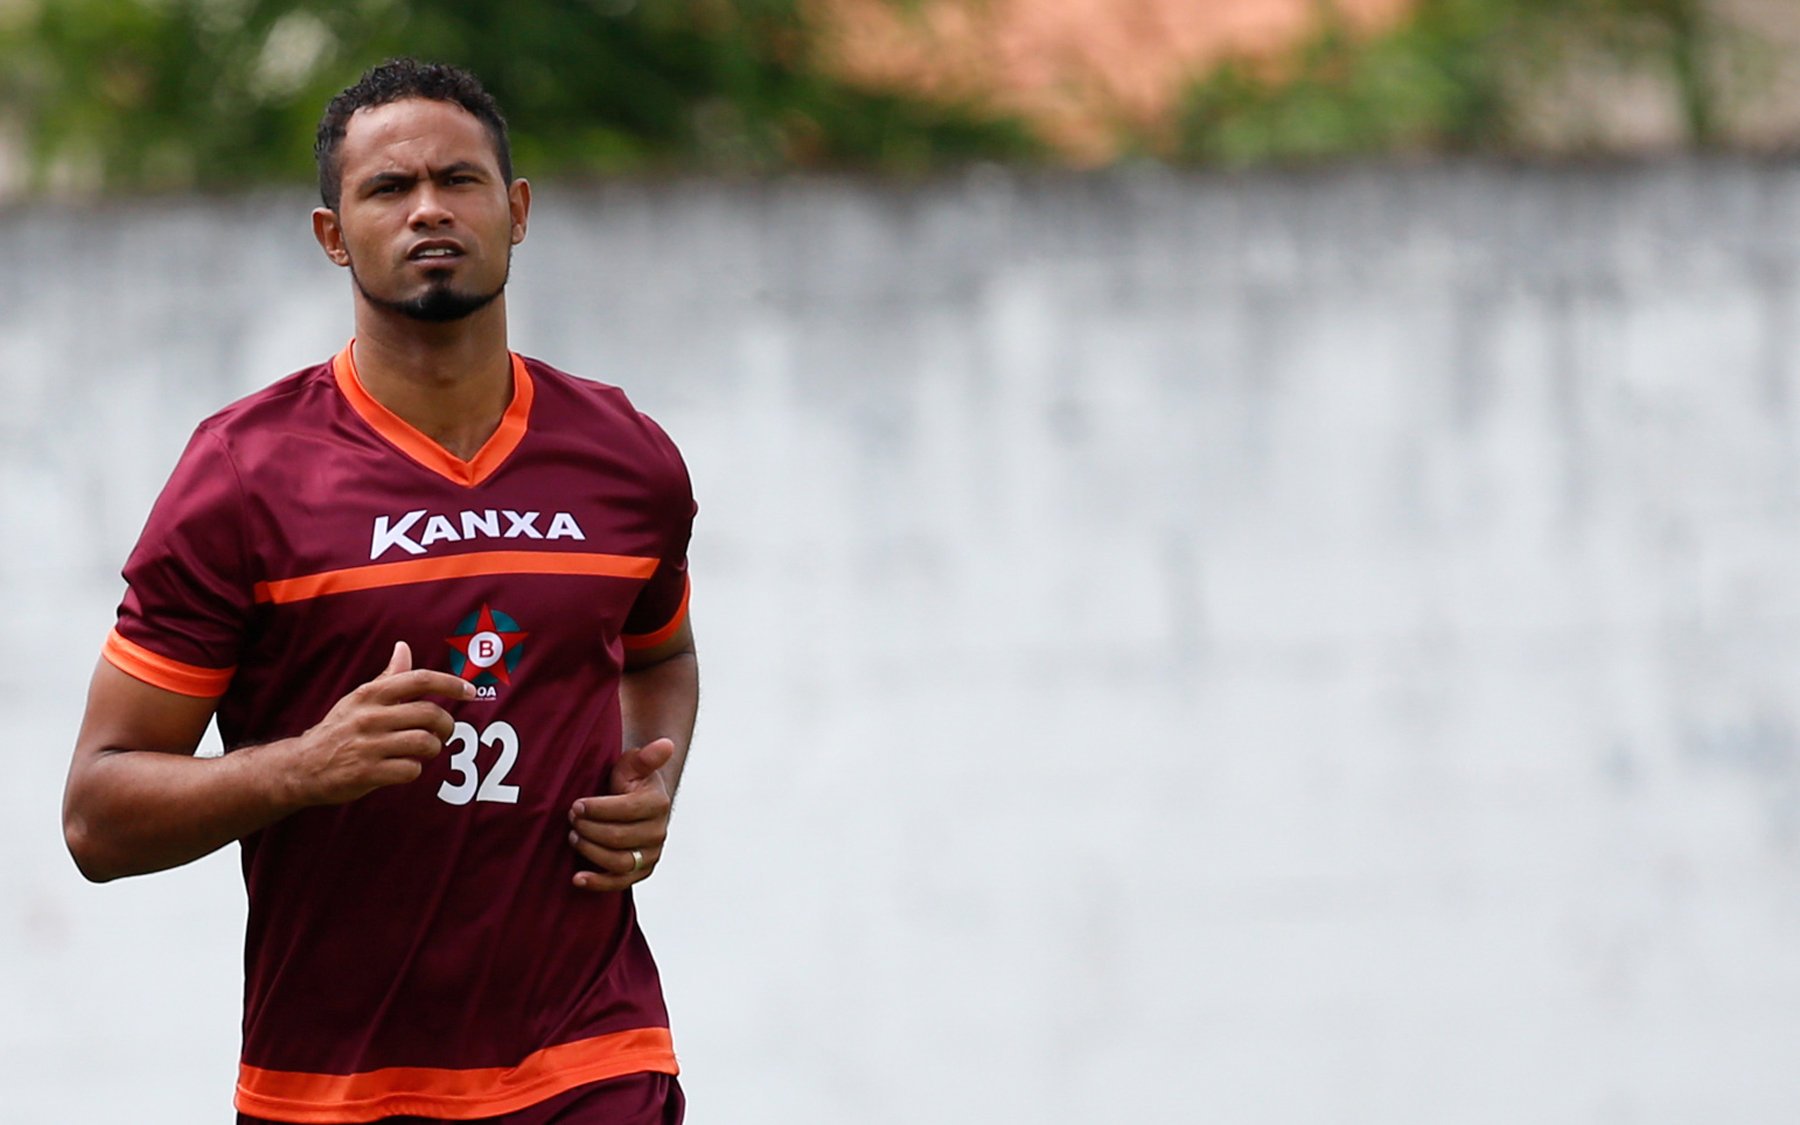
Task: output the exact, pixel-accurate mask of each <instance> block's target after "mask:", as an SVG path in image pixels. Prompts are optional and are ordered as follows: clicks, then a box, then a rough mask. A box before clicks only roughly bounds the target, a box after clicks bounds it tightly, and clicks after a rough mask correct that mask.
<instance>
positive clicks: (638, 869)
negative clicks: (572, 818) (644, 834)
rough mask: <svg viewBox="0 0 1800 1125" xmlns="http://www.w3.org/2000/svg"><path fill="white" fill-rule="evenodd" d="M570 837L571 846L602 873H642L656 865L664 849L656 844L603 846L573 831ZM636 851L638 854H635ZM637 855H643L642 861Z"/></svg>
mask: <svg viewBox="0 0 1800 1125" xmlns="http://www.w3.org/2000/svg"><path fill="white" fill-rule="evenodd" d="M568 839H569V846H570V847H572V848H574V849H575V851H576V853H577V854H579V855H580V856H581V858H582V859H585V860H587V861H588V862H589V863H591V864H593V865H594V867H595V868H597V869H598V870H599V872H600V874H602V875H631V874H633V873H634V872H635V873H637V874H642V873H643V872H644V871H645V870H646V869H648V868H650V867H652V866H654V865H655V863H656V861H657V859H658V858H660V857H661V855H662V849H660V848H658V847H656V846H655V845H654V844H649V845H645V846H643V847H638V848H602V847H599V846H597V845H595V844H590V843H588V842H587V841H586V840H583V839H582V838H581V837H579V836H577V835H575V833H573V832H571V833H569V836H568ZM634 852H635V853H636V855H634V854H633V853H634ZM637 856H642V857H643V862H642V863H639V861H638V859H637Z"/></svg>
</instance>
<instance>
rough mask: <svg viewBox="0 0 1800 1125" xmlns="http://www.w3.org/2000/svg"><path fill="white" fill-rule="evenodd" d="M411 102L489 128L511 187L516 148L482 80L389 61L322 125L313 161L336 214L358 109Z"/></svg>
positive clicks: (346, 95)
mask: <svg viewBox="0 0 1800 1125" xmlns="http://www.w3.org/2000/svg"><path fill="white" fill-rule="evenodd" d="M406 98H424V99H426V100H428V101H434V102H452V103H454V104H456V105H459V106H461V107H463V108H464V109H466V110H468V111H469V112H470V113H471V114H473V115H474V116H475V119H476V120H478V121H480V122H481V123H482V125H484V126H486V127H487V131H488V136H489V137H490V138H492V140H493V142H494V154H495V155H496V156H498V157H499V158H500V175H501V178H502V179H504V180H505V182H507V183H509V184H510V183H511V182H512V178H513V174H512V145H511V143H510V142H509V141H508V140H507V139H506V118H504V117H502V116H501V115H500V106H499V104H498V103H497V102H495V101H494V98H493V95H492V94H489V93H488V92H487V91H486V90H484V89H482V86H481V80H480V79H478V78H476V77H475V76H474V75H473V74H470V73H469V72H468V71H466V70H464V69H462V68H461V67H457V66H450V65H449V64H447V63H427V62H420V61H419V60H418V59H389V60H388V61H386V62H384V63H382V64H380V65H379V66H372V67H370V68H369V69H368V70H365V71H364V72H363V76H362V77H361V78H359V79H357V80H356V84H355V85H354V86H350V87H348V88H347V89H345V90H344V91H343V92H342V93H340V94H338V96H337V97H335V98H332V99H331V104H329V105H327V106H326V107H325V116H324V117H321V118H320V119H319V135H318V137H317V138H316V139H315V140H314V141H313V158H314V159H315V160H317V161H318V164H319V198H320V199H322V200H324V201H325V206H327V207H329V208H331V209H332V210H333V211H336V210H337V209H338V203H339V202H340V201H341V200H342V198H343V190H344V169H343V166H342V165H341V164H340V163H339V162H338V149H339V147H341V146H342V145H343V143H344V130H345V129H347V128H349V126H350V117H351V115H352V114H354V113H355V112H356V111H357V110H359V109H367V108H369V107H370V106H377V105H386V104H388V103H389V102H397V101H401V100H403V99H406Z"/></svg>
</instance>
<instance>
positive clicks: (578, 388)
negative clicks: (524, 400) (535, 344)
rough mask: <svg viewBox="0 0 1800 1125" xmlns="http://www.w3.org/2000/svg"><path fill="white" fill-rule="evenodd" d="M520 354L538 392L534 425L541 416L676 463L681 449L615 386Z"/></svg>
mask: <svg viewBox="0 0 1800 1125" xmlns="http://www.w3.org/2000/svg"><path fill="white" fill-rule="evenodd" d="M521 358H523V359H524V360H525V366H526V369H527V370H529V371H530V372H531V375H532V382H533V387H534V393H535V394H536V395H537V396H538V401H537V402H534V403H533V404H532V415H533V418H532V424H533V425H534V426H536V425H538V424H539V423H540V420H541V421H542V424H544V425H545V426H547V427H555V428H557V429H567V430H571V431H580V432H583V433H585V434H587V435H588V436H590V437H594V438H601V439H604V440H606V441H608V442H612V443H623V444H625V445H627V446H628V447H629V446H636V447H637V449H638V451H640V452H643V453H654V454H655V455H657V456H658V457H659V458H662V459H668V460H673V461H674V462H675V463H676V464H679V463H680V461H681V453H680V451H679V450H678V449H677V448H676V447H675V442H674V440H673V439H671V438H670V437H669V435H668V434H667V433H666V432H665V431H664V430H663V428H662V427H661V426H659V425H657V424H656V422H655V421H654V420H653V419H652V418H651V417H650V416H649V415H648V414H645V413H643V412H642V411H640V410H638V409H637V407H635V406H633V405H632V402H631V399H630V398H629V397H627V396H626V394H625V392H624V391H623V390H621V389H620V388H618V387H615V386H612V385H611V384H609V383H601V382H597V381H595V380H593V379H586V378H582V377H581V376H578V375H571V374H569V373H568V372H567V371H562V370H560V369H558V368H555V367H552V366H551V365H550V364H548V363H545V362H544V361H542V360H539V359H532V358H530V357H528V356H526V357H521Z"/></svg>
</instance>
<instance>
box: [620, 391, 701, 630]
mask: <svg viewBox="0 0 1800 1125" xmlns="http://www.w3.org/2000/svg"><path fill="white" fill-rule="evenodd" d="M640 417H642V416H640ZM642 421H643V423H644V424H645V425H646V426H648V427H649V428H650V429H651V431H652V432H653V433H655V435H656V436H657V437H658V438H660V439H661V443H662V445H663V447H664V450H665V452H666V455H667V458H668V470H667V475H666V478H665V481H666V483H665V484H664V486H663V488H662V489H661V491H660V496H659V501H658V503H659V511H660V513H661V515H662V519H663V522H664V546H663V550H662V554H661V557H660V558H659V559H658V560H657V565H656V571H655V573H653V574H652V575H651V576H650V580H649V581H648V582H645V583H644V587H643V589H641V590H639V591H638V595H637V600H636V601H635V602H633V603H632V606H631V612H630V613H629V614H628V615H627V616H626V618H625V630H624V636H623V638H622V640H623V641H624V643H625V649H626V651H627V652H636V651H641V650H643V649H649V648H655V647H656V646H657V645H660V644H662V643H663V642H665V641H667V640H668V639H669V638H670V637H673V636H674V635H675V633H676V631H677V630H679V629H680V628H681V625H682V622H684V621H686V620H687V613H688V594H689V593H690V590H691V587H690V585H689V583H688V564H687V548H688V539H689V538H690V537H691V536H692V534H693V530H694V516H695V515H696V514H697V512H698V511H699V508H698V506H697V505H696V504H695V503H694V489H693V484H692V482H691V481H690V480H689V479H688V474H687V467H686V466H685V465H684V464H682V461H681V455H680V453H678V452H677V451H676V449H675V444H674V442H672V441H670V440H669V438H668V435H667V434H664V433H663V432H662V430H661V429H660V428H658V427H657V425H656V423H654V422H652V421H650V419H648V418H642Z"/></svg>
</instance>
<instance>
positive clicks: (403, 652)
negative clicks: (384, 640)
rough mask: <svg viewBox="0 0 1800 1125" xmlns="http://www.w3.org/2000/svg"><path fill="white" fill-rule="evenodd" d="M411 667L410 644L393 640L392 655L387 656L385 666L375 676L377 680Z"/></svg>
mask: <svg viewBox="0 0 1800 1125" xmlns="http://www.w3.org/2000/svg"><path fill="white" fill-rule="evenodd" d="M411 669H412V646H411V645H409V644H407V643H406V642H405V641H395V642H394V652H393V655H391V656H389V657H388V662H387V667H386V668H383V669H382V670H381V675H380V676H377V677H375V678H376V679H378V680H379V679H382V678H383V677H386V676H392V675H396V674H398V673H400V672H406V671H410V670H411Z"/></svg>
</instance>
